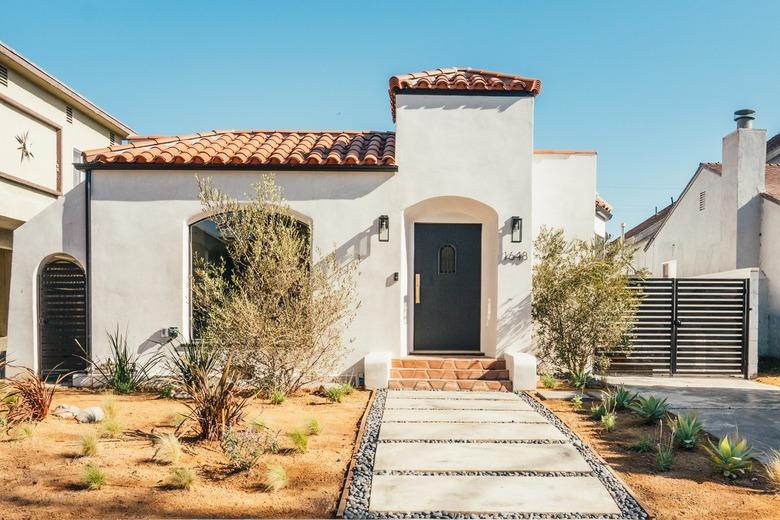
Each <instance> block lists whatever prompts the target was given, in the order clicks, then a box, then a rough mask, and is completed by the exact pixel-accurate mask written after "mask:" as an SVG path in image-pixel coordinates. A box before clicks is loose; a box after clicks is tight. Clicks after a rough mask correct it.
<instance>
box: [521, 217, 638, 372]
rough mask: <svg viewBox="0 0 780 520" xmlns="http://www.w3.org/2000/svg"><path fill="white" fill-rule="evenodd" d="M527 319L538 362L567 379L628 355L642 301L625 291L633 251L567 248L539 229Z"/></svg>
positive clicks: (597, 242)
mask: <svg viewBox="0 0 780 520" xmlns="http://www.w3.org/2000/svg"><path fill="white" fill-rule="evenodd" d="M534 248H535V256H536V259H537V262H536V265H534V269H533V301H532V305H531V314H532V317H533V320H534V326H535V332H536V345H537V349H538V354H539V356H540V358H541V359H542V360H544V361H547V362H549V363H552V364H553V365H555V366H558V367H561V368H564V369H566V370H568V371H569V372H570V373H572V374H573V373H582V372H585V371H586V370H588V368H589V367H591V366H598V367H599V368H601V369H606V368H607V365H608V358H607V357H606V355H607V354H610V353H612V352H614V351H616V350H619V351H626V352H627V351H628V350H629V349H630V343H629V333H630V332H631V330H632V328H633V326H634V321H635V316H636V311H637V308H638V306H639V304H640V302H641V295H640V294H639V293H637V292H636V291H635V290H632V289H630V288H629V277H628V275H627V274H626V273H627V272H629V269H630V263H631V259H632V257H633V254H634V251H635V248H634V247H633V246H629V245H626V244H624V243H622V242H621V241H617V240H616V241H613V242H606V241H604V240H603V239H600V238H598V237H597V238H596V239H594V240H593V241H591V242H585V241H582V240H573V241H571V242H567V241H566V240H565V239H564V236H563V231H562V230H549V229H542V231H541V232H540V233H539V236H538V237H537V238H536V240H535V241H534Z"/></svg>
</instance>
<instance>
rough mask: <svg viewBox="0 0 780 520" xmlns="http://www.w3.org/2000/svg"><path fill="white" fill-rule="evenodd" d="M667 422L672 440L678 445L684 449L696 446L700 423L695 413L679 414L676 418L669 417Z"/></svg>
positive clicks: (700, 427)
mask: <svg viewBox="0 0 780 520" xmlns="http://www.w3.org/2000/svg"><path fill="white" fill-rule="evenodd" d="M667 422H668V424H669V429H670V430H672V435H673V437H674V441H675V442H676V443H677V445H678V446H679V447H681V448H683V449H686V450H692V449H693V448H695V447H696V442H697V441H698V440H699V435H700V434H701V431H702V425H701V423H700V422H699V418H698V416H697V415H696V414H695V413H691V414H681V415H678V416H677V417H676V418H671V417H670V418H669V419H668V421H667Z"/></svg>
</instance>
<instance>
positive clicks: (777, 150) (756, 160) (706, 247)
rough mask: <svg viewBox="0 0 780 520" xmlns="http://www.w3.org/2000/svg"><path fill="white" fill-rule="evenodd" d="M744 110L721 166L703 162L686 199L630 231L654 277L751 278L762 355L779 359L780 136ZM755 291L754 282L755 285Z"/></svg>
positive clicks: (640, 263) (640, 262)
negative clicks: (758, 125) (755, 293)
mask: <svg viewBox="0 0 780 520" xmlns="http://www.w3.org/2000/svg"><path fill="white" fill-rule="evenodd" d="M753 117H754V116H753V111H738V112H737V113H736V115H735V120H736V121H737V122H738V125H737V129H736V130H735V131H734V132H732V133H731V134H729V135H727V136H726V137H724V138H723V159H722V163H701V164H700V165H699V168H698V169H697V170H696V172H695V173H694V175H693V178H692V179H691V180H690V182H688V185H687V186H686V187H685V189H684V190H683V192H682V194H681V195H680V198H679V199H678V200H677V201H676V202H675V203H674V204H673V205H670V206H668V207H666V208H664V209H663V210H661V211H660V212H658V214H657V215H654V216H653V217H651V218H649V219H648V220H645V221H644V222H642V223H641V224H639V225H638V226H636V227H634V228H633V229H632V230H630V231H628V232H627V233H626V237H627V238H630V239H633V240H634V241H635V242H636V243H638V244H640V245H641V247H640V250H639V251H638V254H637V256H636V258H635V267H636V268H637V269H639V268H646V269H648V270H649V271H650V272H651V273H652V275H653V276H657V277H667V278H677V277H680V278H682V277H703V276H708V277H724V278H725V277H745V278H747V277H750V276H751V272H752V273H753V279H752V280H751V283H752V284H758V286H759V287H758V291H759V294H758V301H759V302H760V303H759V305H758V307H759V308H758V311H757V317H758V332H757V334H758V338H757V341H758V353H759V355H761V356H775V357H778V356H780V164H774V163H771V162H768V160H769V161H771V160H780V135H778V136H775V137H773V138H772V139H770V140H769V142H767V140H766V130H758V129H754V128H752V119H753ZM753 289H755V287H754V288H753ZM753 310H755V309H753Z"/></svg>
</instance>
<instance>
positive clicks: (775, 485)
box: [764, 450, 780, 491]
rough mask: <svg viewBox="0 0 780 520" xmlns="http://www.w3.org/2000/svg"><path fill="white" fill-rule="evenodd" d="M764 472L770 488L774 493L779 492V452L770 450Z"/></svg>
mask: <svg viewBox="0 0 780 520" xmlns="http://www.w3.org/2000/svg"><path fill="white" fill-rule="evenodd" d="M764 471H765V472H766V478H767V480H768V481H769V484H770V486H771V487H772V489H773V490H775V491H780V451H778V450H771V451H770V452H769V453H768V454H767V461H766V462H765V463H764Z"/></svg>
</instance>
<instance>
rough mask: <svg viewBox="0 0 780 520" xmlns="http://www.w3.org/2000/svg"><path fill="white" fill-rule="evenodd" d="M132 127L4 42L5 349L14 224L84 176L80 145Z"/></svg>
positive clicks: (0, 154)
mask: <svg viewBox="0 0 780 520" xmlns="http://www.w3.org/2000/svg"><path fill="white" fill-rule="evenodd" d="M130 133H131V130H130V128H128V127H127V126H125V125H124V124H122V123H121V122H120V121H118V120H116V119H115V118H113V117H112V116H110V115H108V114H107V113H105V112H104V111H103V110H101V109H99V108H98V107H96V106H95V105H93V104H92V103H90V102H89V101H87V100H86V99H84V98H83V97H82V96H81V95H79V94H78V93H77V92H75V91H73V90H72V89H70V88H69V87H67V86H65V85H63V84H62V83H60V82H59V81H57V80H56V79H55V78H53V77H52V76H50V75H49V74H47V73H46V72H45V71H43V70H42V69H40V68H39V67H37V66H36V65H35V64H33V63H31V62H30V61H29V60H27V59H26V58H24V57H23V56H21V55H20V54H19V53H17V52H16V51H14V50H13V49H11V48H9V47H7V46H6V45H4V44H3V43H2V42H0V352H2V351H4V350H5V343H6V335H7V330H8V307H9V290H10V278H11V256H12V249H13V231H14V230H15V229H16V228H18V227H19V226H21V225H22V224H23V223H25V222H27V221H28V220H30V219H31V218H32V217H33V216H35V215H36V214H38V213H39V212H40V211H42V210H43V209H45V208H46V207H48V206H49V205H50V204H51V203H52V202H54V201H56V200H57V199H59V198H60V197H61V196H62V195H63V194H64V193H65V192H67V191H68V190H70V189H71V188H73V187H74V186H75V185H77V184H79V183H80V182H81V180H82V179H83V175H84V174H83V172H82V171H80V170H77V169H75V168H74V167H73V166H72V163H73V162H80V161H81V151H82V150H86V149H89V148H95V147H98V146H108V145H110V144H114V143H119V142H120V141H121V140H122V139H123V138H125V137H126V136H127V135H128V134H130ZM71 238H72V239H78V240H80V241H82V240H83V238H78V237H75V236H74V237H71ZM59 249H62V246H60V247H59Z"/></svg>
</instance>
